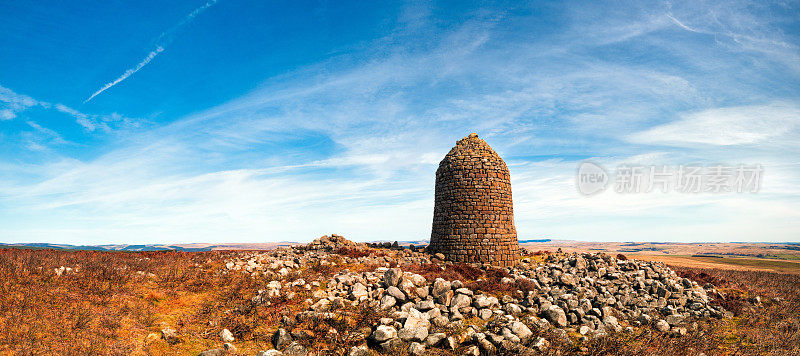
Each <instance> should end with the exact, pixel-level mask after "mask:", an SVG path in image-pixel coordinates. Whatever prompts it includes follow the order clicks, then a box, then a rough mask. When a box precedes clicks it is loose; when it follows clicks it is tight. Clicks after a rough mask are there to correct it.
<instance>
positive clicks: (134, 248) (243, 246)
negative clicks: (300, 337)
mask: <svg viewBox="0 0 800 356" xmlns="http://www.w3.org/2000/svg"><path fill="white" fill-rule="evenodd" d="M292 245H297V243H294V242H268V243H233V244H207V243H195V244H174V245H158V244H153V245H124V244H121V245H69V244H51V243H16V244H8V243H0V248H21V249H53V250H90V251H121V252H140V251H170V250H172V251H187V252H198V251H212V250H271V249H274V248H277V247H281V246H292Z"/></svg>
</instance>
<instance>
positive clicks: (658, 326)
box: [655, 320, 669, 332]
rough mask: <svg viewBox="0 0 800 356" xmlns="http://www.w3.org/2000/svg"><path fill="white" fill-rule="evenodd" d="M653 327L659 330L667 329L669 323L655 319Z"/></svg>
mask: <svg viewBox="0 0 800 356" xmlns="http://www.w3.org/2000/svg"><path fill="white" fill-rule="evenodd" d="M655 327H656V330H658V331H661V332H667V331H669V323H667V322H666V321H665V320H658V321H656V324H655Z"/></svg>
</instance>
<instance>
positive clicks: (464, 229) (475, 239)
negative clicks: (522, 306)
mask: <svg viewBox="0 0 800 356" xmlns="http://www.w3.org/2000/svg"><path fill="white" fill-rule="evenodd" d="M429 249H430V250H431V251H432V252H434V253H437V252H440V253H442V254H444V255H445V256H446V257H447V258H448V259H450V260H453V261H457V262H470V263H472V262H477V263H486V264H491V265H495V266H502V267H506V266H512V265H515V264H516V263H517V262H518V261H519V258H520V253H519V243H518V242H517V231H516V229H515V227H514V208H513V202H512V198H511V178H510V174H509V172H508V167H507V166H506V164H505V162H503V159H502V158H500V156H499V155H497V153H496V152H495V151H494V150H493V149H492V148H491V147H489V145H488V144H486V142H484V141H483V140H481V139H480V138H478V135H477V134H474V133H473V134H470V135H469V136H467V137H465V138H463V139H461V140H459V141H458V142H456V146H455V147H453V149H452V150H450V152H449V153H448V154H447V155H446V156H445V157H444V159H443V160H442V161H441V163H439V168H438V169H437V170H436V197H435V204H434V210H433V227H432V231H431V243H430V247H429Z"/></svg>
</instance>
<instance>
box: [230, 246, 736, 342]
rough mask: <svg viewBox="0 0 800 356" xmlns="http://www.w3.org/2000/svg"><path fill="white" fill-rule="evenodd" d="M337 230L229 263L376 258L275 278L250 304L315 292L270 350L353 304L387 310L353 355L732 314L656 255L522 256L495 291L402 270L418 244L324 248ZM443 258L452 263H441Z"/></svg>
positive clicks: (425, 259)
mask: <svg viewBox="0 0 800 356" xmlns="http://www.w3.org/2000/svg"><path fill="white" fill-rule="evenodd" d="M334 236H336V235H334ZM339 238H340V237H337V238H331V237H323V238H321V239H319V241H315V242H313V243H312V244H309V246H308V247H307V248H305V249H299V248H294V249H285V250H282V251H270V252H269V253H262V254H261V255H257V256H255V257H253V256H251V257H245V260H246V262H244V261H241V260H238V261H230V262H228V264H227V265H226V269H228V270H236V269H243V270H247V271H251V273H265V274H266V273H273V274H275V275H280V274H281V272H280V271H281V270H284V269H286V270H288V269H296V268H303V266H307V265H309V264H310V263H315V264H317V263H322V262H323V261H327V263H334V264H335V262H331V261H332V260H333V259H334V257H336V258H338V260H339V261H343V262H344V263H347V264H350V263H358V264H374V265H376V266H380V267H377V268H375V269H374V270H372V271H366V272H350V271H349V270H347V269H344V270H342V271H340V272H338V273H335V274H334V275H333V277H332V278H330V279H328V280H316V281H310V280H309V281H306V280H302V279H296V280H294V281H291V282H288V281H284V280H282V279H280V278H278V279H276V280H274V281H273V282H271V283H270V288H269V289H268V290H266V291H260V294H259V297H258V298H254V300H253V302H254V303H265V302H266V303H269V300H270V299H271V298H276V297H284V298H294V297H295V292H294V290H298V289H299V290H305V291H307V293H310V295H311V298H309V299H308V300H305V303H306V305H308V307H307V310H305V311H302V312H299V313H296V314H295V315H284V317H283V322H282V323H281V325H280V326H279V329H278V330H277V332H276V333H275V336H274V337H273V340H272V341H273V344H274V346H275V349H276V350H277V351H275V350H270V351H269V354H271V355H279V354H280V352H283V354H290V355H303V354H307V353H311V352H312V351H311V350H306V349H305V348H304V347H303V346H302V345H301V343H300V342H298V341H302V339H303V338H304V331H303V330H301V329H300V328H299V327H296V326H297V325H300V324H301V323H302V322H303V321H304V320H311V319H317V320H336V319H338V318H340V317H341V315H342V314H346V313H352V312H353V310H367V311H374V312H379V313H382V314H384V315H385V316H386V317H384V318H381V319H380V322H379V323H376V324H377V325H373V326H372V327H367V328H361V329H358V330H352V331H351V332H350V334H349V335H347V336H348V339H349V340H356V341H358V340H362V341H361V345H360V346H355V347H353V348H352V349H351V350H349V354H350V355H368V354H370V352H371V351H370V350H378V351H390V350H398V349H399V350H404V351H407V352H408V353H409V354H414V355H420V354H425V353H426V352H428V350H429V349H431V348H440V349H447V350H455V352H456V353H459V354H467V355H478V354H496V353H510V352H521V353H529V352H533V351H534V350H538V351H540V352H541V351H545V350H546V349H547V347H548V344H549V342H548V340H547V339H545V338H543V337H542V336H544V335H554V334H555V335H561V336H560V337H562V338H565V339H569V337H570V336H569V335H580V336H579V338H582V339H588V338H594V337H603V336H605V335H607V334H608V333H616V332H625V331H632V330H633V329H632V328H633V327H638V326H646V327H653V328H655V329H657V330H660V331H662V332H665V333H675V334H682V333H686V331H687V328H691V327H692V325H693V322H694V321H695V320H698V319H704V318H722V317H726V316H728V315H729V313H728V312H726V311H725V310H724V309H722V308H721V307H719V306H713V305H710V304H709V296H708V295H709V292H713V293H715V291H713V286H711V285H706V286H700V285H698V284H697V283H695V282H693V281H691V280H689V279H685V278H681V277H679V276H678V275H677V274H676V273H675V272H674V271H672V270H671V269H669V268H668V267H666V266H664V265H663V264H661V263H657V262H646V261H638V260H627V261H623V260H617V259H615V258H613V257H611V256H608V255H605V254H571V255H561V256H559V257H556V256H555V255H549V256H548V258H547V259H546V260H545V262H543V263H534V262H533V261H532V260H530V259H528V258H524V259H522V261H521V263H519V264H518V265H517V266H516V267H509V268H505V269H503V270H502V272H503V273H502V275H505V277H502V279H501V280H500V281H498V282H499V283H500V286H502V288H499V289H501V290H502V291H503V292H502V293H500V291H499V290H497V291H495V290H479V289H478V288H469V287H468V285H473V286H474V285H476V284H475V283H471V282H475V281H460V280H446V279H442V278H433V280H428V279H426V278H425V277H423V276H422V275H419V274H415V273H409V272H407V271H403V268H410V267H408V266H409V265H412V264H414V265H425V264H428V263H430V261H431V259H430V258H429V255H426V254H422V253H416V252H411V251H408V250H405V251H402V252H398V253H397V255H396V256H393V257H394V258H389V257H388V256H375V255H368V256H363V257H358V258H350V257H343V256H338V255H335V254H331V253H325V252H320V251H326V250H327V249H328V248H331V249H333V248H335V247H333V246H334V245H335V244H338V246H341V245H342V241H341V240H343V238H342V239H341V240H340V239H339ZM344 241H346V240H344ZM345 245H349V244H346V243H345ZM264 254H266V255H268V256H264ZM248 258H249V259H248ZM433 260H438V259H435V258H434V259H433ZM262 262H263V263H262ZM391 262H396V265H397V266H399V268H388V267H389V266H391V265H394V264H392V263H391ZM448 265H450V266H452V264H451V263H450V262H446V263H444V264H443V266H448ZM484 268H486V267H484ZM276 269H277V271H275V270H276ZM286 273H289V272H286ZM694 325H696V324H694ZM551 340H552V339H551ZM264 354H267V353H266V352H265V353H264Z"/></svg>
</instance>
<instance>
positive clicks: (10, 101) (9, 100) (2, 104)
mask: <svg viewBox="0 0 800 356" xmlns="http://www.w3.org/2000/svg"><path fill="white" fill-rule="evenodd" d="M38 105H43V106H47V105H48V104H47V103H41V102H39V101H37V100H35V99H33V98H31V97H29V96H27V95H22V94H17V93H15V92H14V91H13V90H11V89H9V88H6V87H3V86H2V85H0V121H2V120H11V119H14V118H16V117H17V114H18V113H20V112H22V111H25V110H27V109H28V108H30V107H34V106H38Z"/></svg>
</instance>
